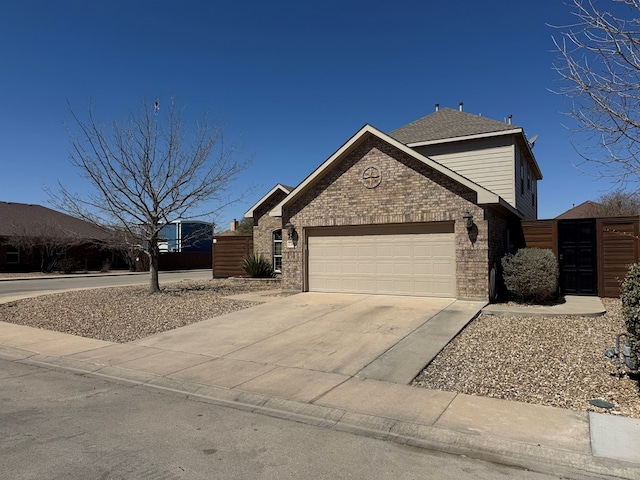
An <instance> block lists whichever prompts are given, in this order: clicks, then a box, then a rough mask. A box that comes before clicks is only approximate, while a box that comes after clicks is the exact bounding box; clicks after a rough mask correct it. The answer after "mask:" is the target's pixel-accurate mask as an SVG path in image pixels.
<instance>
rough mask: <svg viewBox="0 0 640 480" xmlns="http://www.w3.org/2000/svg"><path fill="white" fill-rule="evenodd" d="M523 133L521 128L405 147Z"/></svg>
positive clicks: (411, 145) (429, 141)
mask: <svg viewBox="0 0 640 480" xmlns="http://www.w3.org/2000/svg"><path fill="white" fill-rule="evenodd" d="M516 133H523V131H522V128H513V129H511V130H502V131H500V132H489V133H476V134H475V135H466V136H464V137H448V138H441V139H438V140H426V141H424V142H414V143H407V147H411V148H413V147H423V146H425V145H437V144H439V143H451V142H461V141H463V140H477V139H478V138H487V137H499V136H500V135H513V134H516Z"/></svg>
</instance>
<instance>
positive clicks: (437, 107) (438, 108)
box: [436, 103, 440, 112]
mask: <svg viewBox="0 0 640 480" xmlns="http://www.w3.org/2000/svg"><path fill="white" fill-rule="evenodd" d="M438 110H440V104H439V103H436V112H437V111H438Z"/></svg>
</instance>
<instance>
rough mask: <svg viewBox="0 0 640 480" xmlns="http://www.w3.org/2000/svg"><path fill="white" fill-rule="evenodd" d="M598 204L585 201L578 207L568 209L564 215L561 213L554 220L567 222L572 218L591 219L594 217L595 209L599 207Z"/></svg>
mask: <svg viewBox="0 0 640 480" xmlns="http://www.w3.org/2000/svg"><path fill="white" fill-rule="evenodd" d="M599 206H600V204H599V203H597V202H592V201H591V200H587V201H586V202H582V203H581V204H580V205H576V206H574V207H573V208H570V209H569V210H567V211H566V212H564V213H561V214H560V215H558V216H557V217H556V218H557V219H558V220H567V219H573V218H591V217H595V216H596V215H595V209H596V208H597V207H599Z"/></svg>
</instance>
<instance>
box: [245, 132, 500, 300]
mask: <svg viewBox="0 0 640 480" xmlns="http://www.w3.org/2000/svg"><path fill="white" fill-rule="evenodd" d="M368 167H376V168H377V169H378V171H379V173H380V184H379V185H377V186H376V187H375V188H367V187H366V186H365V184H364V183H365V182H364V181H363V173H364V171H365V169H367V168H368ZM475 201H476V193H475V192H474V191H473V190H471V189H469V188H467V187H465V186H463V185H460V184H459V183H457V182H455V181H454V180H452V179H451V178H449V177H448V176H446V175H443V174H441V173H440V172H438V171H436V170H433V169H432V168H430V167H428V166H427V165H425V164H423V163H422V162H419V161H417V160H416V159H414V158H413V157H411V156H410V155H407V154H405V153H404V152H402V151H401V150H399V149H396V148H395V147H393V146H391V145H389V144H388V143H386V142H384V141H382V140H380V139H378V138H376V137H374V136H372V135H368V136H367V137H365V138H363V139H362V141H361V142H360V143H359V144H358V145H357V146H354V148H353V149H352V151H351V152H350V153H348V154H347V155H346V156H345V157H343V158H342V159H341V160H340V161H339V162H338V163H337V164H336V165H335V166H333V168H331V170H330V171H328V172H325V173H324V175H323V177H322V178H319V179H316V181H315V183H313V184H312V185H311V186H310V188H309V190H308V191H307V192H305V193H304V194H303V195H302V196H301V197H299V198H298V199H296V201H295V202H293V203H291V204H289V205H286V206H285V209H284V211H283V217H282V222H281V223H279V225H282V224H284V223H286V222H287V221H291V223H293V224H294V225H295V227H296V231H297V233H298V238H296V242H295V246H294V247H292V248H287V246H286V238H285V244H284V248H283V288H284V289H293V290H302V289H303V288H304V278H303V261H304V255H303V252H304V248H305V245H304V242H305V238H304V232H305V228H307V227H320V226H338V225H350V226H357V225H372V224H375V225H384V224H397V223H412V222H416V223H424V222H439V221H453V222H455V223H454V225H455V227H454V231H455V251H456V277H457V280H456V289H457V292H456V295H457V297H458V298H469V299H486V298H487V295H488V264H489V255H490V251H489V250H490V249H489V242H490V241H491V243H494V242H499V243H500V244H501V243H502V242H503V240H502V239H503V233H502V230H501V229H502V228H503V225H502V222H501V221H500V217H499V216H498V215H497V214H493V213H488V214H485V211H484V209H483V208H482V207H480V206H478V205H476V204H475ZM467 211H469V212H470V213H472V214H473V217H474V227H473V228H472V229H471V231H467V228H466V226H465V224H464V220H463V218H462V216H463V215H464V213H465V212H467ZM259 222H262V219H260V220H259ZM264 223H265V227H264V229H265V231H266V230H267V229H268V228H272V227H273V226H274V224H269V226H268V227H267V226H266V224H267V223H268V222H264ZM262 228H263V227H262V226H261V227H260V229H259V230H258V232H257V234H258V236H260V235H263V233H261V232H262ZM489 228H491V230H492V234H491V235H489V234H488V230H489ZM494 228H496V229H497V230H500V232H497V231H495V232H494V231H493V229H494ZM260 242H262V240H257V241H256V243H257V244H261V243H260ZM256 248H263V247H256ZM501 248H503V247H498V246H496V247H495V248H493V247H492V250H491V256H492V257H495V256H496V255H497V252H498V250H500V249H501Z"/></svg>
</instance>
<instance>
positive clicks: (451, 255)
mask: <svg viewBox="0 0 640 480" xmlns="http://www.w3.org/2000/svg"><path fill="white" fill-rule="evenodd" d="M420 230H421V231H420V232H401V233H395V232H394V231H393V230H391V231H380V230H379V231H376V230H370V229H355V228H352V229H350V230H342V231H340V230H338V231H334V232H330V233H328V234H327V233H326V232H322V231H317V232H315V234H314V233H310V235H309V237H308V255H309V256H308V279H309V291H312V292H348V293H374V294H387V295H416V296H439V297H455V296H456V287H455V271H456V268H455V242H454V234H453V233H448V232H447V233H442V230H443V228H442V226H439V227H436V228H428V227H423V228H422V229H420ZM444 230H453V226H450V227H449V226H445V228H444Z"/></svg>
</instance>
